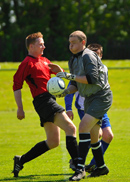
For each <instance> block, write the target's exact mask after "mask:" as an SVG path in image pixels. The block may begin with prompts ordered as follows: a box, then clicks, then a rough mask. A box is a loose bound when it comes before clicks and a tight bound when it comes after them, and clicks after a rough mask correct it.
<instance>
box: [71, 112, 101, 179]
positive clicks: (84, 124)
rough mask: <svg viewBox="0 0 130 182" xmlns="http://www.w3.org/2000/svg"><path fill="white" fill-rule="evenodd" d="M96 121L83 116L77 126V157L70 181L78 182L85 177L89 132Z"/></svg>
mask: <svg viewBox="0 0 130 182" xmlns="http://www.w3.org/2000/svg"><path fill="white" fill-rule="evenodd" d="M97 121H98V119H96V118H94V117H92V116H90V115H89V114H85V115H84V117H83V118H82V120H81V123H80V125H79V157H78V164H77V169H76V172H75V174H74V175H73V176H72V177H70V178H69V180H70V181H79V180H80V179H82V178H84V177H85V170H84V167H85V160H86V156H87V153H88V151H89V146H90V141H91V139H90V131H91V129H92V128H93V126H94V125H95V124H96V123H97Z"/></svg>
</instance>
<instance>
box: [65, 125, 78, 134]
mask: <svg viewBox="0 0 130 182" xmlns="http://www.w3.org/2000/svg"><path fill="white" fill-rule="evenodd" d="M65 132H66V135H72V136H76V126H75V125H73V124H72V125H71V126H69V127H68V128H67V130H66V131H65Z"/></svg>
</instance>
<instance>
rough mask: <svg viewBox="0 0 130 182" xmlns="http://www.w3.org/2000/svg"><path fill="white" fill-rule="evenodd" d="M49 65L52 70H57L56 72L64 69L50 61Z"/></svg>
mask: <svg viewBox="0 0 130 182" xmlns="http://www.w3.org/2000/svg"><path fill="white" fill-rule="evenodd" d="M48 66H49V68H50V70H51V71H53V72H55V73H58V72H62V71H63V69H62V68H61V67H60V66H59V65H57V64H53V63H49V64H48Z"/></svg>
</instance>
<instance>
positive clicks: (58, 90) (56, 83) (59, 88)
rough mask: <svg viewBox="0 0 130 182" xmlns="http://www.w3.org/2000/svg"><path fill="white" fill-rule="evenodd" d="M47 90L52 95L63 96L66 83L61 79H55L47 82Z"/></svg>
mask: <svg viewBox="0 0 130 182" xmlns="http://www.w3.org/2000/svg"><path fill="white" fill-rule="evenodd" d="M47 90H48V92H49V93H50V94H52V95H59V94H62V93H63V92H64V90H65V82H64V80H62V79H61V78H59V77H53V78H51V79H50V80H49V81H48V82H47Z"/></svg>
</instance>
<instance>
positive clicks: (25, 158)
mask: <svg viewBox="0 0 130 182" xmlns="http://www.w3.org/2000/svg"><path fill="white" fill-rule="evenodd" d="M48 150H49V147H48V146H47V144H46V142H45V141H42V142H39V143H37V144H36V145H35V146H34V147H33V148H32V149H31V150H29V151H28V152H27V153H26V154H24V155H22V156H21V159H20V162H21V163H22V164H24V163H26V162H29V161H31V160H32V159H35V158H36V157H38V156H40V155H41V154H43V153H45V152H46V151H48Z"/></svg>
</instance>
